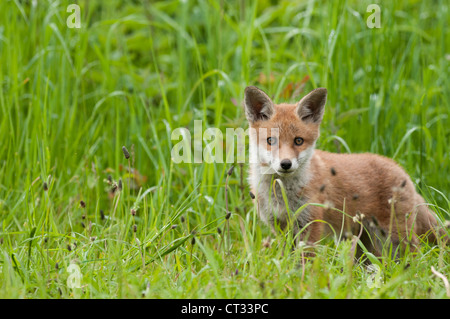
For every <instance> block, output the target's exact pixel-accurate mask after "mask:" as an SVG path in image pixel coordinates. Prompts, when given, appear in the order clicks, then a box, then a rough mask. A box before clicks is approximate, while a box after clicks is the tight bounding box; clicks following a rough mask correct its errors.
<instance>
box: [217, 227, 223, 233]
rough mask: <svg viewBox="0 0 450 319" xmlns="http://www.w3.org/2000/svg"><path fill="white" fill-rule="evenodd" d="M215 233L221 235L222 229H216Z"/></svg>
mask: <svg viewBox="0 0 450 319" xmlns="http://www.w3.org/2000/svg"><path fill="white" fill-rule="evenodd" d="M217 233H218V234H219V235H222V229H220V227H217Z"/></svg>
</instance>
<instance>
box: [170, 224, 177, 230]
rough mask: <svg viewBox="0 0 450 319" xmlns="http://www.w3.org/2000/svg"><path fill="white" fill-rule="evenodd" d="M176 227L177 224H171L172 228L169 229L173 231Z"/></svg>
mask: <svg viewBox="0 0 450 319" xmlns="http://www.w3.org/2000/svg"><path fill="white" fill-rule="evenodd" d="M177 227H178V225H177V224H173V225H172V227H170V229H175V228H177Z"/></svg>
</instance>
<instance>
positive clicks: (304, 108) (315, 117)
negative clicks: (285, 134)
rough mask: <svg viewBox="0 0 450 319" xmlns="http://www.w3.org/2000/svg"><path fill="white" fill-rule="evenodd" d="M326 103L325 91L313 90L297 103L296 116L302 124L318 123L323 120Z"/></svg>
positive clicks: (322, 89)
mask: <svg viewBox="0 0 450 319" xmlns="http://www.w3.org/2000/svg"><path fill="white" fill-rule="evenodd" d="M326 102H327V89H325V88H318V89H315V90H313V91H311V92H310V93H309V94H307V95H306V96H304V97H303V98H302V99H301V100H300V102H298V105H297V110H296V111H297V114H298V116H299V117H300V119H301V120H302V121H304V122H312V123H320V122H321V121H322V118H323V112H324V108H325V103H326Z"/></svg>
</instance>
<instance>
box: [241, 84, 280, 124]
mask: <svg viewBox="0 0 450 319" xmlns="http://www.w3.org/2000/svg"><path fill="white" fill-rule="evenodd" d="M244 106H245V115H246V116H247V120H248V121H249V122H250V123H254V122H256V121H259V120H262V121H265V120H268V119H269V118H270V117H271V116H272V115H273V113H274V108H273V102H272V100H271V99H270V97H269V96H268V95H267V94H266V93H264V92H263V91H262V90H260V89H258V88H257V87H256V86H247V87H246V88H245V93H244Z"/></svg>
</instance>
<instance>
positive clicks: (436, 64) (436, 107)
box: [0, 0, 450, 298]
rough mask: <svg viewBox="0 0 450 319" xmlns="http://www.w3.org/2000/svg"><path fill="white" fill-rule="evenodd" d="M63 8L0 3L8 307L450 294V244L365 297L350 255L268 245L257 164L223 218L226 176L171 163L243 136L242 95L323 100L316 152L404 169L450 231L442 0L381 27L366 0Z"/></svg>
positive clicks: (412, 7) (384, 11) (343, 250)
mask: <svg viewBox="0 0 450 319" xmlns="http://www.w3.org/2000/svg"><path fill="white" fill-rule="evenodd" d="M35 3H36V5H35ZM70 3H71V1H52V0H45V1H37V2H34V1H1V2H0V137H1V143H0V226H1V229H0V241H1V244H0V288H1V289H0V297H12V298H69V297H82V298H121V297H124V298H125V297H128V298H129V297H132V298H134V297H149V298H154V297H168V298H179V297H183V298H186V297H194V298H205V297H209V298H211V297H214V298H215V297H222V298H232V297H241V298H247V297H255V298H261V297H264V298H287V297H294V298H297V297H312V298H345V297H347V298H377V297H381V298H419V297H421V298H444V297H446V290H445V287H444V285H443V282H442V281H441V280H440V279H439V278H437V277H435V276H433V275H432V272H431V268H430V267H431V266H434V267H435V268H436V269H437V270H438V271H440V272H441V273H443V274H445V275H447V274H448V273H449V269H450V268H449V257H448V256H449V255H448V248H439V247H426V246H425V247H424V248H423V249H422V250H420V251H419V252H417V253H416V254H407V255H406V256H405V257H404V258H402V259H401V260H400V261H396V260H391V259H389V258H387V259H386V260H384V261H383V262H381V263H379V267H380V269H381V273H380V274H381V276H382V279H383V284H382V285H381V286H380V287H379V288H376V287H375V288H368V286H367V280H370V279H371V278H373V277H371V276H372V273H370V271H368V270H367V268H366V266H364V265H362V264H358V263H356V264H355V263H353V261H352V259H351V258H349V256H350V250H351V242H349V241H343V242H341V243H336V244H333V243H327V244H323V245H319V246H318V247H317V256H316V258H314V259H313V260H312V261H311V262H308V263H306V264H302V262H301V260H302V259H301V255H302V249H298V250H296V251H295V252H293V253H290V252H289V251H285V249H284V248H283V247H284V238H283V236H282V235H280V236H278V237H276V238H271V239H268V237H270V236H271V234H270V232H269V230H268V229H267V227H265V226H264V225H262V224H261V223H260V222H258V219H257V216H256V211H255V208H254V206H253V205H252V202H251V200H250V198H249V196H248V187H247V184H246V181H245V179H246V165H244V166H240V165H236V167H235V169H234V172H233V173H232V175H231V177H230V179H229V182H228V188H227V190H228V194H227V195H228V205H229V210H230V211H231V213H232V215H231V217H230V219H228V220H227V219H226V218H225V216H226V214H227V211H226V203H225V180H226V173H227V171H228V169H229V168H230V165H229V164H220V163H219V164H218V163H211V164H208V163H201V164H195V163H194V164H175V163H173V162H172V161H171V155H170V154H171V153H170V151H171V148H172V146H173V145H174V143H176V142H177V141H172V140H171V132H172V130H173V129H175V128H178V127H187V128H189V129H190V130H191V132H193V121H194V120H202V121H203V126H204V127H203V128H204V129H206V128H208V127H218V128H220V129H222V130H223V132H225V129H226V128H228V127H233V128H237V127H246V125H247V123H246V120H245V116H244V112H243V109H242V107H241V105H242V96H243V90H244V88H245V87H246V86H247V85H257V86H258V87H260V88H262V89H264V90H265V91H266V92H268V93H269V94H270V95H271V96H273V98H274V100H275V101H277V102H283V101H291V102H292V101H295V100H298V99H299V98H300V97H301V96H302V95H303V94H305V93H306V92H308V91H309V90H311V89H313V88H315V87H319V86H321V87H326V88H327V89H328V92H329V93H328V102H327V106H326V112H325V118H324V121H323V124H322V129H321V138H320V141H319V145H318V147H319V148H321V149H325V150H329V151H333V152H347V151H351V152H375V153H379V154H383V155H386V156H388V157H393V158H394V159H395V160H397V161H398V162H399V163H400V164H401V165H402V166H403V167H404V168H405V169H406V170H407V171H408V173H409V174H410V175H411V176H412V178H413V181H414V182H415V183H416V184H417V187H418V189H419V190H420V192H421V193H422V194H423V195H424V197H425V198H426V199H427V200H428V202H429V203H431V204H432V205H433V206H432V209H433V210H434V211H435V212H436V213H437V214H438V215H439V216H440V218H441V219H442V220H444V219H445V218H448V216H449V211H450V203H449V198H450V194H449V192H450V179H449V176H450V159H449V155H450V153H449V147H448V145H449V144H450V141H449V139H450V129H449V127H450V125H449V120H450V119H449V113H450V111H449V94H450V90H449V86H448V80H447V78H448V74H449V61H450V58H449V54H450V48H449V46H450V39H449V33H448V31H447V30H448V10H449V8H448V4H447V2H446V1H434V2H425V1H423V2H415V1H395V2H393V1H383V2H379V5H380V7H381V28H379V29H369V28H368V27H367V26H366V19H367V18H368V16H369V14H370V13H367V12H366V8H367V6H368V4H370V3H371V2H370V1H280V2H272V1H252V2H247V1H219V2H216V1H206V0H198V1H159V2H155V1H142V2H139V1H119V0H112V1H108V2H105V1H94V0H90V1H77V3H78V4H79V5H80V7H81V25H82V27H81V28H80V29H70V28H68V27H67V25H66V19H67V18H68V17H69V15H70V14H71V13H70V12H69V13H68V12H66V9H67V6H68V5H69V4H70ZM302 80H303V81H302ZM303 84H304V87H303V89H302V90H301V92H300V94H297V93H295V88H296V87H297V86H301V85H303ZM290 87H293V88H294V89H289V88H290ZM124 145H125V146H126V147H127V148H128V150H129V151H130V153H131V158H130V159H129V160H127V159H125V158H124V155H123V153H122V146H124ZM130 169H131V170H137V171H138V176H134V175H133V174H132V173H131V174H130V172H129V171H130ZM108 175H109V176H110V180H111V181H108ZM119 180H121V181H122V190H119V189H117V190H116V191H115V192H114V194H113V193H112V191H111V189H112V188H114V187H117V188H118V184H119ZM242 181H243V182H242ZM44 182H45V183H47V185H48V189H47V190H44V186H43V185H44ZM80 201H83V202H84V203H86V207H84V208H83V207H82V206H81V204H80ZM132 209H134V210H136V215H135V216H133V215H132V214H131V210H132ZM102 217H103V218H102ZM134 225H135V226H134ZM134 227H135V228H134ZM134 230H136V231H134ZM272 237H273V236H272ZM69 248H70V249H69ZM283 252H284V253H283ZM71 262H74V263H77V264H79V266H80V268H81V271H82V274H83V279H82V288H81V289H73V290H72V289H70V288H68V286H67V279H68V278H69V276H70V274H69V273H68V271H67V267H68V266H69V265H70V263H71ZM377 278H378V277H377Z"/></svg>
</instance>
